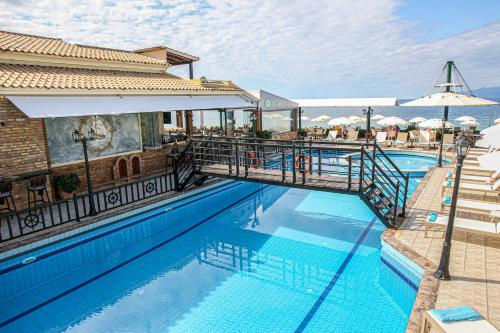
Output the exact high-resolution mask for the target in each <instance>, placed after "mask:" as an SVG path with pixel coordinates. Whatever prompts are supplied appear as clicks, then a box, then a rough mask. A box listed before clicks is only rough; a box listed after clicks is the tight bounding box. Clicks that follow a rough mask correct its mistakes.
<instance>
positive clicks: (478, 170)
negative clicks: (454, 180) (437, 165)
mask: <svg viewBox="0 0 500 333" xmlns="http://www.w3.org/2000/svg"><path fill="white" fill-rule="evenodd" d="M496 171H497V170H494V169H489V168H484V167H480V166H476V165H467V164H465V165H464V166H463V167H462V172H463V173H464V174H466V175H478V174H479V175H486V176H491V175H492V174H494V173H495V172H496Z"/></svg>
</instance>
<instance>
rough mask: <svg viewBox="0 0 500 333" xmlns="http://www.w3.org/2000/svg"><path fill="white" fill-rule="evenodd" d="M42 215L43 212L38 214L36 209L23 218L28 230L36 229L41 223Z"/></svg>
mask: <svg viewBox="0 0 500 333" xmlns="http://www.w3.org/2000/svg"><path fill="white" fill-rule="evenodd" d="M42 213H43V212H42V211H40V212H39V213H37V211H36V209H35V210H33V211H29V212H28V214H26V216H25V217H23V222H24V226H25V227H28V228H35V227H36V226H37V225H38V224H39V223H40V221H41V214H42Z"/></svg>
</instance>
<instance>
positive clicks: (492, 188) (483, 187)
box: [441, 179, 500, 196]
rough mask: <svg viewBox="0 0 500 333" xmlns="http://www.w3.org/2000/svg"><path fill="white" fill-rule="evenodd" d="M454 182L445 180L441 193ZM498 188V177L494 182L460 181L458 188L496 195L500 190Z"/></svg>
mask: <svg viewBox="0 0 500 333" xmlns="http://www.w3.org/2000/svg"><path fill="white" fill-rule="evenodd" d="M453 185H454V183H453V182H452V181H450V180H448V181H445V182H444V184H443V189H442V192H441V194H444V192H445V190H446V189H452V188H453ZM498 189H500V179H499V180H497V181H496V182H495V183H494V184H492V185H490V184H470V183H462V182H460V190H467V191H472V192H480V193H483V194H495V195H496V196H500V192H498V191H497V190H498Z"/></svg>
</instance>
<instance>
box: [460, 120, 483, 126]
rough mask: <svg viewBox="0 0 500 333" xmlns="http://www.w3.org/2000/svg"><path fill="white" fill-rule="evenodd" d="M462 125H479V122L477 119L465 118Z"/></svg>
mask: <svg viewBox="0 0 500 333" xmlns="http://www.w3.org/2000/svg"><path fill="white" fill-rule="evenodd" d="M460 125H464V126H479V123H478V122H477V121H475V120H465V121H462V122H461V123H460Z"/></svg>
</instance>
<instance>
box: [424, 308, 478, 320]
mask: <svg viewBox="0 0 500 333" xmlns="http://www.w3.org/2000/svg"><path fill="white" fill-rule="evenodd" d="M431 312H432V314H433V315H434V316H436V318H438V319H439V320H440V321H442V322H443V323H450V322H454V321H462V320H478V319H481V315H479V313H477V312H476V311H475V310H474V309H472V308H471V307H469V306H466V305H463V306H457V307H455V308H449V309H439V310H437V309H434V310H431Z"/></svg>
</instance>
